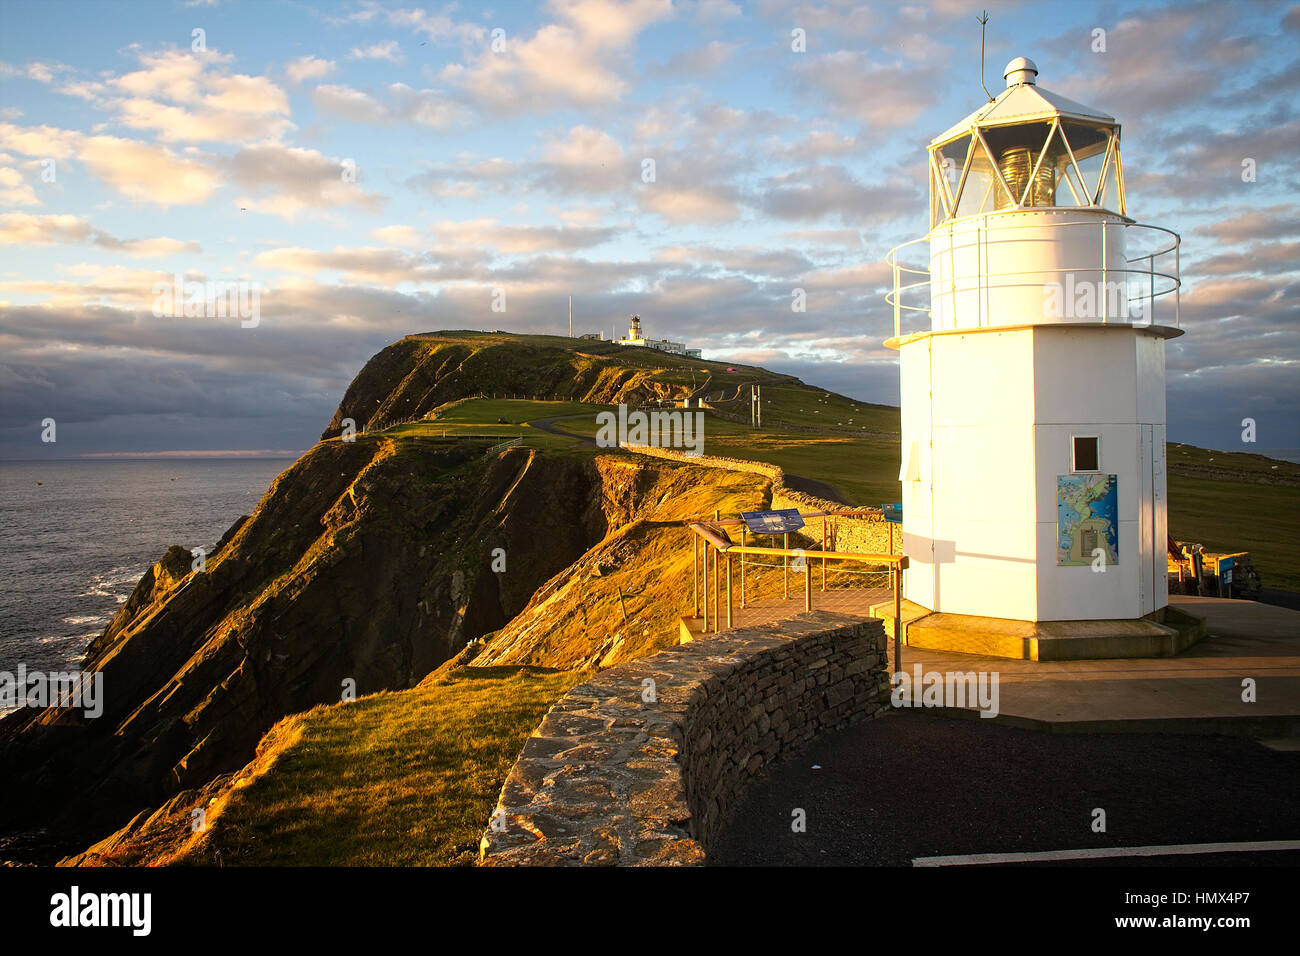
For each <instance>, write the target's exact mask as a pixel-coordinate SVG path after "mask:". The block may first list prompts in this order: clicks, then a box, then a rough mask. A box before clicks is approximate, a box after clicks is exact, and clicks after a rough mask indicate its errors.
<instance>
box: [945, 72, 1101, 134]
mask: <svg viewBox="0 0 1300 956" xmlns="http://www.w3.org/2000/svg"><path fill="white" fill-rule="evenodd" d="M1002 75H1003V78H1004V79H1006V81H1007V88H1006V89H1005V90H1003V91H1002V92H1001V93H999V94H998V96H997V98H996V99H994V100H993V101H992V102H991V103H985V104H984V105H983V106H981V107H980V108H979V109H977V110H976V111H975V112H973V113H971V114H970V115H969V116H967V117H966V118H965V119H964V120H962V121H961V122H960V123H956V124H954V125H953V126H951V127H949V128H948V129H946V130H945V131H944V132H942V133H940V134H939V135H938V136H936V137H935V138H934V139H933V140H931V141H930V143H931V145H935V144H938V143H946V142H948V141H949V140H951V139H953V138H954V137H956V136H960V135H961V134H963V133H969V132H970V131H971V129H972V128H973V127H976V126H1000V125H1002V124H1004V123H1023V122H1026V121H1029V120H1041V119H1049V120H1050V119H1051V118H1052V117H1055V116H1063V117H1066V118H1068V119H1078V120H1083V121H1085V122H1089V123H1105V124H1108V125H1112V126H1113V125H1115V117H1113V116H1111V115H1110V114H1109V113H1103V112H1101V110H1097V109H1093V108H1092V107H1091V106H1084V105H1083V104H1082V103H1076V102H1075V101H1074V100H1072V99H1070V98H1069V97H1067V96H1062V95H1061V94H1060V93H1053V92H1052V91H1051V90H1045V89H1043V88H1042V87H1041V86H1039V85H1038V82H1037V77H1038V67H1037V66H1036V65H1035V64H1034V61H1033V60H1031V59H1029V57H1026V56H1018V57H1016V58H1015V59H1014V60H1012V61H1011V62H1010V63H1008V64H1007V67H1006V69H1005V70H1003V72H1002Z"/></svg>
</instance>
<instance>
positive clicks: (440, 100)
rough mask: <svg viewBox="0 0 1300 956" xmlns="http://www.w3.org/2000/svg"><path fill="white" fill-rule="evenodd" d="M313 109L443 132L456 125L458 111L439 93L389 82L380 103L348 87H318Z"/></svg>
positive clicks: (351, 118) (362, 120) (368, 121)
mask: <svg viewBox="0 0 1300 956" xmlns="http://www.w3.org/2000/svg"><path fill="white" fill-rule="evenodd" d="M312 101H313V102H314V103H315V104H316V108H317V109H319V110H320V111H321V112H323V113H328V114H330V115H332V116H337V117H339V118H341V119H345V120H348V121H349V122H353V123H366V124H370V125H373V126H387V125H391V124H394V123H403V122H404V123H414V124H416V125H418V126H427V127H429V128H431V129H445V128H447V127H449V126H451V125H452V124H453V123H455V122H456V120H457V119H458V118H460V115H461V112H462V111H461V108H460V107H459V106H458V105H457V104H456V103H454V102H452V101H451V100H449V99H447V97H446V96H444V95H443V94H442V93H441V92H440V91H438V90H431V89H426V90H416V89H413V88H412V87H409V86H407V85H406V84H405V83H390V84H389V85H388V86H387V87H386V88H385V90H384V100H383V101H380V100H378V99H376V98H375V97H373V96H371V95H370V94H368V93H363V92H362V91H360V90H356V89H353V88H352V87H349V86H335V85H321V86H318V87H316V89H315V91H314V92H313V94H312Z"/></svg>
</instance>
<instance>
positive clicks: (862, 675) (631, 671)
mask: <svg viewBox="0 0 1300 956" xmlns="http://www.w3.org/2000/svg"><path fill="white" fill-rule="evenodd" d="M887 667H888V664H887V661H886V654H885V632H884V628H883V626H882V623H881V622H880V621H877V620H870V621H862V620H859V619H856V618H850V617H844V616H842V615H837V614H833V613H831V612H826V611H822V612H814V613H812V614H804V615H801V616H800V617H798V618H795V619H793V620H789V621H783V622H779V623H775V624H767V625H762V626H758V627H750V628H737V629H734V630H731V631H726V632H723V633H722V634H718V635H716V636H714V637H711V638H707V639H703V640H698V641H693V642H691V643H688V644H684V645H681V646H679V647H676V648H673V649H671V650H667V651H662V652H660V653H658V654H655V655H653V656H651V657H648V658H644V659H642V660H637V661H629V662H628V663H626V664H621V665H619V666H617V667H614V668H611V669H609V670H607V671H602V672H600V673H599V674H597V675H595V676H594V677H593V678H592V679H591V680H590V681H588V682H587V683H585V684H581V685H579V686H577V687H575V688H573V689H572V690H570V691H569V693H568V694H566V695H565V696H564V697H563V698H562V699H561V700H560V701H559V702H557V703H556V704H555V706H553V707H552V708H551V710H550V712H549V713H548V714H547V715H546V718H545V719H544V720H543V721H542V723H541V725H540V726H538V728H537V729H536V730H535V731H534V732H533V735H532V736H531V737H530V738H529V739H528V741H527V743H526V744H525V745H524V748H523V750H522V752H521V753H520V755H519V759H518V760H517V761H516V763H515V765H514V767H513V768H511V771H510V775H509V777H508V778H507V779H506V782H505V786H503V787H502V789H501V796H500V799H499V801H498V803H497V809H496V810H495V811H494V812H493V815H492V822H491V824H490V825H489V827H488V829H487V830H486V832H485V833H484V834H483V839H482V842H481V845H480V861H481V862H482V863H483V864H485V865H490V866H511V865H524V866H566V865H617V866H644V865H685V866H690V865H699V864H702V863H703V862H705V858H706V854H707V853H708V851H709V848H710V847H711V846H712V844H713V841H714V839H715V838H716V836H717V834H718V832H719V828H720V826H721V824H722V823H723V822H724V821H725V819H726V817H727V814H728V813H729V812H730V810H731V809H732V807H733V806H734V805H735V803H736V801H737V799H738V798H739V796H740V795H741V794H742V793H743V792H744V789H745V787H746V785H747V784H748V783H749V782H750V781H751V780H752V779H753V778H754V776H755V775H756V774H758V773H760V772H761V771H762V770H763V768H764V767H765V766H767V765H768V764H770V763H772V762H773V761H776V760H780V759H781V758H783V757H785V756H788V755H790V754H792V753H794V752H796V751H798V750H799V749H801V748H802V747H803V746H804V745H805V744H806V743H807V742H808V741H809V740H811V739H812V738H813V737H814V736H815V735H816V734H818V733H820V732H822V731H829V730H835V729H837V728H841V727H845V726H848V725H849V724H851V723H854V722H855V721H859V720H863V719H866V718H869V717H874V716H877V715H878V714H880V713H881V712H882V711H884V710H885V709H886V707H887V706H888V692H889V680H888V675H887Z"/></svg>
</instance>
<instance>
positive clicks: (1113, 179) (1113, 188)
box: [1097, 143, 1127, 216]
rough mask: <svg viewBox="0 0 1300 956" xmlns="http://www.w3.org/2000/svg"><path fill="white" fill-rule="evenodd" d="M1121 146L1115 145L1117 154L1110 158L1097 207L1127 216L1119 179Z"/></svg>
mask: <svg viewBox="0 0 1300 956" xmlns="http://www.w3.org/2000/svg"><path fill="white" fill-rule="evenodd" d="M1119 166H1120V163H1119V144H1118V143H1116V144H1115V153H1114V155H1113V156H1111V158H1110V163H1109V164H1108V165H1107V167H1106V173H1105V175H1104V176H1103V178H1102V181H1101V195H1100V196H1098V197H1097V205H1098V206H1100V207H1101V208H1102V209H1109V210H1110V211H1111V212H1117V213H1119V214H1120V215H1121V216H1124V215H1127V212H1126V211H1125V209H1124V197H1123V195H1121V193H1120V188H1119V177H1120V168H1119Z"/></svg>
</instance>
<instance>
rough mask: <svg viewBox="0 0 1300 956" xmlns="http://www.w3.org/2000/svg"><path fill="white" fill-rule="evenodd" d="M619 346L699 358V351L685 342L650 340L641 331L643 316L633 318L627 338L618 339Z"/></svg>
mask: <svg viewBox="0 0 1300 956" xmlns="http://www.w3.org/2000/svg"><path fill="white" fill-rule="evenodd" d="M615 341H616V344H618V345H632V346H636V347H637V348H643V349H655V350H656V351H659V352H669V353H671V354H673V355H684V356H686V357H687V358H699V357H700V350H699V349H688V348H687V347H686V343H684V342H670V341H668V339H648V338H646V337H645V333H643V332H642V331H641V316H639V315H634V316H632V325H631V326H630V327H629V328H628V331H627V336H626V337H624V338H621V339H616V340H615Z"/></svg>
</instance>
